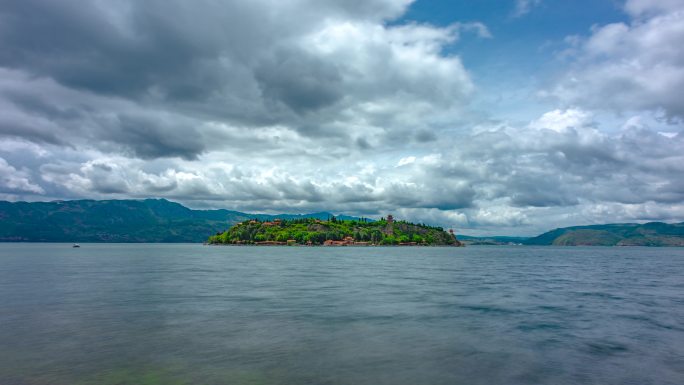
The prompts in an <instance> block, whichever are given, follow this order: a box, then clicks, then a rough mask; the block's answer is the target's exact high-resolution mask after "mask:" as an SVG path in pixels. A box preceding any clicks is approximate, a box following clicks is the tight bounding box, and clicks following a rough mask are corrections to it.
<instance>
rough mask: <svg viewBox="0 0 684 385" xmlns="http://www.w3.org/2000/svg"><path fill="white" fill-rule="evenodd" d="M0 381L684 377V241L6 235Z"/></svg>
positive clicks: (111, 383)
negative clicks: (351, 243) (614, 243)
mask: <svg viewBox="0 0 684 385" xmlns="http://www.w3.org/2000/svg"><path fill="white" fill-rule="evenodd" d="M0 384H2V385H48V384H49V385H72V384H78V385H86V384H88V385H91V384H92V385H98V384H104V385H129V384H130V385H141V384H145V385H152V384H159V385H180V384H200V385H201V384H208V385H211V384H217V385H218V384H355V385H356V384H369V385H370V384H373V385H377V384H392V385H395V384H411V385H420V384H466V385H472V384H487V385H492V384H507V385H508V384H635V385H636V384H638V385H646V384H658V385H662V384H676V385H681V384H684V249H660V248H532V247H492V248H487V247H469V248H295V247H291V248H287V247H282V248H254V247H210V246H201V245H101V244H98V245H95V244H86V245H82V247H81V248H80V249H72V248H71V247H70V245H65V244H0Z"/></svg>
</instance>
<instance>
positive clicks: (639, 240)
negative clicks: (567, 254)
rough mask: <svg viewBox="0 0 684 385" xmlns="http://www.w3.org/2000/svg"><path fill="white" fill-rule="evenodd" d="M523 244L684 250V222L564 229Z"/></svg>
mask: <svg viewBox="0 0 684 385" xmlns="http://www.w3.org/2000/svg"><path fill="white" fill-rule="evenodd" d="M522 243H523V244H526V245H554V246H684V222H682V223H673V224H670V223H663V222H649V223H644V224H639V223H615V224H607V225H590V226H573V227H565V228H559V229H555V230H551V231H549V232H546V233H544V234H541V235H539V236H536V237H534V238H529V239H526V240H524V241H523V242H522Z"/></svg>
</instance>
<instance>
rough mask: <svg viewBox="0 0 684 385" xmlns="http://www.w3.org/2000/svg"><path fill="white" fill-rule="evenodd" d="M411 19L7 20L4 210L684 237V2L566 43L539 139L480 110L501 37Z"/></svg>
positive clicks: (164, 10)
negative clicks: (178, 208)
mask: <svg viewBox="0 0 684 385" xmlns="http://www.w3.org/2000/svg"><path fill="white" fill-rule="evenodd" d="M528 3H530V4H529V5H528V6H531V5H534V6H539V4H538V3H539V2H528ZM410 5H411V1H410V0H364V1H334V0H316V1H314V0H298V1H277V2H271V1H266V0H254V1H249V2H244V1H241V2H232V1H225V2H221V1H211V0H197V1H192V2H189V1H181V0H164V1H161V0H159V1H156V0H149V1H133V0H124V1H117V2H111V1H89V2H83V1H77V0H54V1H39V0H16V1H15V0H6V1H3V2H2V3H0V46H1V47H3V49H2V50H0V111H1V112H2V113H1V114H0V198H2V199H9V200H19V199H26V200H48V199H73V198H96V199H112V198H146V197H165V198H168V199H172V200H176V201H180V202H182V203H184V204H187V205H189V206H191V207H194V208H202V207H223V208H232V209H239V210H241V211H269V212H274V211H275V212H309V211H315V210H322V209H325V210H331V211H335V212H344V213H348V214H355V215H371V216H372V215H378V216H379V215H383V214H386V213H388V212H392V213H394V214H395V216H400V217H405V218H408V219H412V220H418V221H426V222H430V223H437V224H441V225H445V226H454V227H456V228H458V229H464V231H465V232H467V233H474V234H475V233H478V232H481V233H488V232H489V233H491V232H494V233H503V232H516V233H519V234H521V233H526V234H527V233H529V234H531V233H535V232H538V231H539V230H545V229H547V228H548V227H556V226H561V225H567V224H577V223H591V222H615V221H628V220H684V182H683V181H684V178H681V176H682V175H684V134H682V123H681V121H682V118H684V99H683V98H681V95H680V92H681V90H682V89H684V50H683V49H682V48H681V42H682V41H684V6H683V4H682V2H681V1H675V0H669V1H668V0H659V1H644V0H630V1H628V2H627V3H626V4H625V5H624V10H625V12H626V13H627V15H628V16H629V18H630V21H629V22H628V23H615V24H610V25H597V26H595V27H594V28H593V29H592V30H591V31H586V33H585V34H584V35H578V36H569V37H567V38H566V42H567V44H566V47H565V48H564V50H563V51H562V52H560V53H559V57H560V58H561V59H559V60H560V61H561V62H562V63H564V64H563V65H564V67H562V68H561V69H560V70H558V71H556V75H555V77H554V78H553V79H549V80H548V81H547V82H546V83H545V84H546V86H545V87H544V88H541V89H539V90H538V95H539V98H540V100H542V101H544V102H545V103H555V108H552V109H550V110H549V112H547V113H545V114H543V115H541V116H536V117H531V118H530V120H529V122H523V123H521V122H508V121H505V120H501V119H498V118H497V116H496V111H495V108H493V110H492V111H490V112H482V111H476V110H475V109H474V108H473V107H472V101H473V100H474V99H475V98H477V97H478V95H479V93H480V92H481V91H480V90H479V89H478V85H477V82H476V81H475V79H474V77H473V76H472V74H471V72H470V71H469V69H468V68H466V67H465V66H464V63H463V61H462V58H461V57H459V56H458V55H457V54H455V53H454V50H453V49H452V48H453V47H455V46H458V45H459V44H460V41H461V40H462V39H473V40H474V39H496V38H497V37H496V36H495V35H493V34H492V33H491V32H490V29H489V28H488V27H487V26H485V25H484V24H482V23H479V22H477V21H461V22H454V23H452V24H450V25H447V26H434V25H429V24H422V23H414V22H404V21H400V17H401V16H402V15H404V14H405V12H406V11H407V9H408V7H409V6H410ZM515 9H516V8H515V2H514V1H511V10H512V11H515ZM519 13H520V14H519V15H517V16H516V17H524V13H526V12H519ZM606 113H611V114H616V115H615V116H617V117H618V118H616V119H613V120H611V125H610V126H608V125H607V124H606V122H604V121H602V120H601V118H600V117H601V116H603V115H604V114H606ZM615 121H620V123H619V124H615V123H614V122H615ZM654 122H655V123H654ZM663 127H666V130H663Z"/></svg>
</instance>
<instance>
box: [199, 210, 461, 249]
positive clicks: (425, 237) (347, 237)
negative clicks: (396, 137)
mask: <svg viewBox="0 0 684 385" xmlns="http://www.w3.org/2000/svg"><path fill="white" fill-rule="evenodd" d="M208 243H210V244H261V245H288V244H289V245H332V246H346V245H358V246H361V245H364V246H365V245H411V246H414V245H415V246H418V245H425V246H435V245H439V246H461V243H460V242H459V241H458V240H456V238H455V237H454V236H453V235H451V234H449V233H447V232H446V231H444V229H443V228H441V227H432V226H428V225H425V224H413V223H409V222H406V221H393V220H387V219H385V218H383V219H381V220H379V221H374V222H373V221H368V220H365V219H358V220H339V219H337V218H335V217H334V216H333V217H331V218H330V219H329V220H326V221H323V220H319V219H312V218H302V219H293V220H273V221H260V220H257V219H252V220H247V221H244V222H241V223H239V224H237V225H235V226H233V227H231V228H230V229H228V230H227V231H225V232H223V233H218V234H216V235H214V236H211V237H209V240H208Z"/></svg>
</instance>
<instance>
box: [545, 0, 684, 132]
mask: <svg viewBox="0 0 684 385" xmlns="http://www.w3.org/2000/svg"><path fill="white" fill-rule="evenodd" d="M626 10H627V11H628V12H629V13H630V14H631V15H633V17H634V19H633V20H632V21H631V22H630V23H613V24H608V25H604V26H596V27H594V28H593V29H592V32H591V35H590V36H589V37H588V38H587V39H585V40H584V41H583V42H581V43H579V44H578V43H575V47H574V48H573V49H574V51H572V52H573V53H574V62H573V69H572V70H570V71H569V72H567V73H565V75H564V76H563V77H562V78H561V80H560V81H559V82H558V84H557V85H556V86H555V87H554V88H553V89H552V91H551V92H550V93H551V94H552V95H554V96H556V97H558V98H559V99H560V100H561V101H563V102H565V103H569V104H572V105H579V106H582V107H584V108H588V109H599V108H600V109H610V110H614V111H618V112H624V111H643V110H650V111H663V112H664V113H665V115H666V116H668V117H669V118H670V119H682V118H684V99H682V98H681V97H680V90H681V89H682V88H683V87H684V50H682V49H681V42H682V41H684V2H682V1H667V0H660V1H650V0H649V1H642V0H632V1H629V2H627V4H626Z"/></svg>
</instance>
